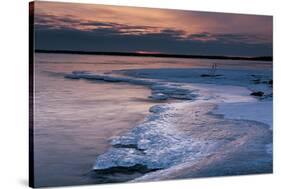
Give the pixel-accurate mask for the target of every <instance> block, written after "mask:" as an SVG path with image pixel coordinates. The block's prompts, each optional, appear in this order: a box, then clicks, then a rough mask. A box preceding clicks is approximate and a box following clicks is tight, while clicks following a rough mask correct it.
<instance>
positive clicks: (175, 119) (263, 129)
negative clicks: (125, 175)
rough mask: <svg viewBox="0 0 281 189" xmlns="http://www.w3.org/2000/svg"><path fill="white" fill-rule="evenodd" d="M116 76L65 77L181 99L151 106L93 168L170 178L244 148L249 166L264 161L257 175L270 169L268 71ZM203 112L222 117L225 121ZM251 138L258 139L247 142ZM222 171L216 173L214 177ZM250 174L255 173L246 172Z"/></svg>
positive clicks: (188, 71)
mask: <svg viewBox="0 0 281 189" xmlns="http://www.w3.org/2000/svg"><path fill="white" fill-rule="evenodd" d="M119 73H122V74H124V75H125V76H120V75H114V74H112V75H111V74H95V73H90V72H84V71H81V72H79V71H76V72H73V73H72V74H68V75H66V76H65V77H66V78H71V79H90V80H103V81H106V82H126V83H131V84H137V85H145V86H148V87H150V88H151V90H152V94H151V96H150V97H149V98H151V99H153V100H159V101H165V100H168V99H172V100H182V101H178V102H174V103H168V104H165V105H160V106H159V105H158V106H154V107H152V108H151V114H150V115H149V116H148V117H147V118H146V119H145V120H144V122H143V123H141V124H140V125H137V126H136V127H135V128H134V129H133V130H132V131H130V132H128V133H127V134H126V135H124V136H120V137H116V139H114V140H113V141H112V148H110V149H109V150H108V151H107V152H106V153H105V154H102V155H100V156H99V157H98V159H97V162H96V165H95V166H94V167H93V170H95V171H99V170H110V169H112V168H119V169H120V168H125V169H126V168H130V167H134V166H142V167H144V168H145V169H149V170H158V169H161V170H160V171H155V172H152V173H148V174H146V175H144V176H143V177H142V178H138V179H136V181H139V180H142V179H144V180H153V178H155V180H161V178H166V179H169V178H171V179H172V178H174V176H173V175H172V173H175V169H176V172H178V169H177V167H178V166H180V165H182V166H181V168H180V169H181V170H182V169H184V170H185V171H186V169H187V168H190V167H193V166H196V167H200V164H202V165H204V164H205V163H206V161H207V160H208V157H209V156H212V157H213V156H214V162H215V160H217V159H221V158H222V157H224V156H225V155H226V156H228V155H229V154H233V153H234V154H235V153H238V152H240V151H241V152H240V154H241V155H243V153H246V151H245V149H244V148H245V146H247V145H251V147H252V148H256V149H257V150H256V151H255V149H254V152H253V153H254V154H255V153H256V156H254V158H252V159H251V158H250V159H249V160H248V161H249V162H255V161H256V160H257V161H260V159H263V158H264V159H263V162H266V164H264V163H261V165H260V166H261V168H260V170H261V172H270V170H271V169H272V164H271V165H270V161H271V159H272V149H268V148H272V146H270V144H271V143H272V141H271V139H272V131H271V130H272V88H271V87H270V85H269V84H268V83H266V82H268V81H269V80H270V79H272V73H271V72H270V71H269V72H268V71H256V72H254V73H252V71H247V70H243V71H241V70H238V71H237V70H219V72H218V74H219V75H222V77H221V76H220V77H215V78H204V77H200V75H202V74H204V73H208V69H138V70H123V71H119ZM257 78H258V79H259V82H260V83H258V84H257V83H256V81H257ZM261 90H262V91H263V92H264V98H263V99H257V98H256V97H253V96H250V94H251V92H253V91H254V92H255V91H261ZM215 107H217V108H216V109H215ZM195 110H196V111H195ZM256 110H258V111H256ZM209 113H213V114H223V115H224V118H225V119H226V120H225V119H222V118H219V117H217V116H214V115H210V114H209ZM233 119H234V120H233ZM181 120H184V121H181ZM210 124H213V126H210ZM265 124H267V125H269V128H268V126H266V125H265ZM237 125H238V126H237ZM237 128H239V129H237ZM253 128H255V130H253ZM270 129H271V130H270ZM253 131H255V132H256V133H255V132H253ZM245 133H250V134H245ZM261 134H264V136H265V138H266V139H265V140H262V139H259V138H258V137H261V136H262V135H261ZM253 140H261V141H260V142H257V144H253ZM228 145H230V146H231V145H233V146H232V147H233V148H234V149H233V150H232V151H231V152H224V151H229V150H226V149H225V148H224V147H223V146H228ZM235 149H236V150H235ZM243 149H244V151H243ZM266 152H267V153H266ZM220 153H221V155H217V154H220ZM214 154H216V155H214ZM260 154H264V155H263V156H261V155H260ZM266 154H267V155H266ZM216 156H218V157H216ZM163 157H165V158H163ZM202 162H203V163H202ZM271 163H272V162H271ZM237 164H239V162H238V163H237ZM239 165H240V164H239ZM256 168H258V167H256ZM222 169H223V168H222ZM243 169H244V168H243V166H242V164H241V169H240V170H238V171H237V170H236V172H239V171H242V172H243ZM163 172H164V173H163ZM222 172H223V171H220V172H219V171H217V172H216V174H220V173H222ZM236 172H235V171H234V172H233V173H230V175H233V174H235V173H236ZM250 173H255V172H254V170H252V171H248V174H250ZM170 174H171V175H170ZM216 174H215V175H216ZM149 175H152V176H149ZM167 175H170V177H167ZM175 175H177V174H175ZM182 175H183V173H182ZM193 175H195V176H192V174H191V175H189V174H187V175H186V177H196V175H198V176H204V175H202V174H199V173H196V174H195V173H194V174H193ZM178 176H179V175H178Z"/></svg>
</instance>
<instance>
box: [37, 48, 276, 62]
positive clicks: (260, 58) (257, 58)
mask: <svg viewBox="0 0 281 189" xmlns="http://www.w3.org/2000/svg"><path fill="white" fill-rule="evenodd" d="M35 52H36V53H55V54H81V55H107V56H138V57H161V58H196V59H220V60H254V61H272V60H273V58H272V56H258V57H240V56H209V55H182V54H161V53H153V54H142V53H133V52H94V51H70V50H40V49H36V50H35Z"/></svg>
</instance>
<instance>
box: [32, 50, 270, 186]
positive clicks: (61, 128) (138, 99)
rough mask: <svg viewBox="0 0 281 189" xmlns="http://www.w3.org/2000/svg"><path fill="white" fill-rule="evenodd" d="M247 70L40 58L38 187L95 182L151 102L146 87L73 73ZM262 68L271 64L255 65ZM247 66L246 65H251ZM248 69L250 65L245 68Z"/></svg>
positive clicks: (193, 63) (173, 62) (194, 62)
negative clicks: (102, 158)
mask: <svg viewBox="0 0 281 189" xmlns="http://www.w3.org/2000/svg"><path fill="white" fill-rule="evenodd" d="M213 62H217V63H218V65H219V66H221V67H232V68H233V67H236V66H240V67H241V65H242V66H243V62H242V63H241V61H223V60H199V59H165V58H164V59H163V58H138V57H116V56H92V55H62V54H36V56H35V78H34V79H35V95H34V98H35V99H34V100H35V109H34V111H35V112H34V115H35V116H34V119H35V120H34V148H35V149H34V153H35V185H36V186H46V185H48V186H52V185H75V184H87V183H92V182H94V181H93V180H92V178H90V177H89V176H87V174H88V173H89V171H90V170H91V168H92V166H93V165H94V163H95V158H96V157H97V156H98V155H100V154H102V153H104V152H105V151H106V150H107V148H108V147H109V146H110V145H109V142H110V139H111V138H112V137H114V136H117V135H120V134H122V133H125V132H126V131H128V130H129V129H130V128H132V127H134V126H135V125H136V122H140V121H142V119H143V118H144V116H145V115H146V114H147V112H148V109H149V107H150V106H152V105H153V104H155V103H153V102H150V101H147V96H149V94H150V91H149V90H148V89H146V88H144V87H142V86H133V85H128V84H120V83H118V84H114V83H113V84H112V83H103V82H90V81H84V80H81V81H77V80H75V81H73V80H67V79H64V78H63V74H60V73H67V72H71V71H73V70H88V71H95V72H103V73H104V72H111V71H112V70H119V69H136V68H167V67H173V68H174V67H178V68H179V67H209V65H210V64H211V63H213ZM254 64H258V65H259V67H261V68H267V67H268V68H271V66H272V65H271V64H269V63H262V62H251V64H250V65H251V66H253V65H254ZM248 65H249V64H247V66H248ZM244 66H245V67H246V65H244Z"/></svg>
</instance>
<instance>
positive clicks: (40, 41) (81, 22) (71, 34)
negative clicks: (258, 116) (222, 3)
mask: <svg viewBox="0 0 281 189" xmlns="http://www.w3.org/2000/svg"><path fill="white" fill-rule="evenodd" d="M34 10H35V12H34V15H35V21H34V22H35V48H36V49H45V50H79V51H106V52H141V53H145V52H152V53H156V52H159V53H169V54H195V55H229V56H272V17H271V16H256V15H240V14H225V13H210V12H194V11H182V10H169V9H150V8H135V7H122V6H108V5H107V6H106V5H93V4H74V3H54V2H40V1H37V2H35V9H34Z"/></svg>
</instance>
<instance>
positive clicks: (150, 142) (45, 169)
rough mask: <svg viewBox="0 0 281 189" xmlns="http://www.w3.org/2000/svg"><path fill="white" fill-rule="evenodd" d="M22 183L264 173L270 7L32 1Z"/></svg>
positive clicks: (268, 166) (267, 166) (267, 163)
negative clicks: (240, 10) (25, 177)
mask: <svg viewBox="0 0 281 189" xmlns="http://www.w3.org/2000/svg"><path fill="white" fill-rule="evenodd" d="M29 16H30V26H29V34H30V36H29V39H30V50H29V53H30V54H29V56H30V67H29V70H30V75H29V77H30V128H29V130H30V131H29V132H30V149H29V150H30V162H29V163H30V164H29V165H30V171H29V173H30V186H32V187H47V186H66V185H85V184H101V183H121V182H144V181H161V180H172V179H190V178H198V177H213V176H231V175H247V174H264V173H272V170H273V162H272V133H273V130H272V99H273V92H272V91H273V90H272V88H273V80H272V68H273V66H272V60H273V58H272V56H273V55H272V43H273V39H272V16H267V15H249V14H233V13H217V12H199V11H187V10H173V9H155V8H141V7H128V6H111V5H100V4H78V3H65V2H64V3H62V2H46V1H35V2H31V3H30V15H29Z"/></svg>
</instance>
